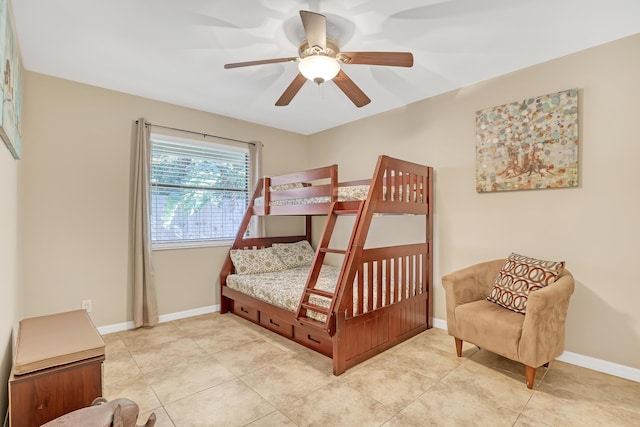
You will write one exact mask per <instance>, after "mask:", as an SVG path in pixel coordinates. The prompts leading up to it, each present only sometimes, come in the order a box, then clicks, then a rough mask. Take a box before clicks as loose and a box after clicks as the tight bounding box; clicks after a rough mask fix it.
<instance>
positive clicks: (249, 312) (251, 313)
mask: <svg viewBox="0 0 640 427" xmlns="http://www.w3.org/2000/svg"><path fill="white" fill-rule="evenodd" d="M232 311H233V314H237V315H238V316H240V317H244V318H245V319H247V320H251V321H252V322H255V323H258V322H259V321H260V311H258V309H257V308H255V307H252V306H250V305H247V304H243V303H241V302H238V301H233V308H232Z"/></svg>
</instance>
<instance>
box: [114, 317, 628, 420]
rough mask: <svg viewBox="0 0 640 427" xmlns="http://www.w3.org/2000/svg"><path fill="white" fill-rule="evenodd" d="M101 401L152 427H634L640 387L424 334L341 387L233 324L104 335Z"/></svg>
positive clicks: (242, 324) (258, 332)
mask: <svg viewBox="0 0 640 427" xmlns="http://www.w3.org/2000/svg"><path fill="white" fill-rule="evenodd" d="M104 340H105V342H106V344H107V347H106V362H105V366H104V394H105V397H106V398H108V399H114V398H117V397H127V398H129V399H132V400H134V401H136V402H137V403H138V405H139V406H140V408H141V416H140V420H146V419H147V417H148V415H149V414H150V413H151V412H155V414H156V416H157V419H158V421H157V423H156V425H157V426H158V427H165V426H175V427H183V426H184V427H195V426H252V427H255V426H327V427H328V426H385V427H392V426H393V427H395V426H503V425H504V426H518V427H538V426H640V383H636V382H633V381H628V380H624V379H621V378H617V377H613V376H610V375H606V374H602V373H599V372H595V371H591V370H588V369H584V368H580V367H576V366H573V365H569V364H566V363H562V362H557V361H554V362H552V363H551V365H550V367H549V369H544V368H541V369H539V370H538V373H537V376H536V385H535V390H528V389H527V388H526V386H525V382H524V369H523V367H522V366H521V365H519V364H517V363H515V362H512V361H510V360H507V359H504V358H502V357H500V356H497V355H494V354H492V353H489V352H487V351H484V350H478V349H477V348H476V347H474V346H471V345H467V344H465V347H464V349H463V350H464V354H463V357H461V358H458V357H456V355H455V345H454V342H453V338H451V337H450V336H448V335H447V333H446V331H443V330H439V329H431V330H428V331H425V332H423V333H422V334H420V335H418V336H416V337H414V338H412V339H410V340H408V341H406V342H404V343H402V344H400V345H399V346H396V347H394V348H392V349H390V350H388V351H386V352H385V353H382V354H380V355H378V356H377V357H374V358H373V359H370V360H368V361H366V362H364V363H362V364H360V365H358V366H356V367H354V368H351V369H349V370H348V371H347V372H346V373H344V374H343V375H341V376H339V377H335V376H333V375H332V365H331V360H330V359H328V358H326V357H324V356H322V355H319V354H318V353H315V352H313V351H311V350H308V349H306V348H304V347H302V346H300V345H298V344H295V343H293V342H291V341H289V340H286V339H284V338H282V337H280V336H278V335H276V334H274V333H271V332H270V331H267V330H265V329H262V328H260V327H258V326H255V325H253V324H252V323H250V322H247V321H245V320H243V319H240V318H239V317H236V316H234V315H231V314H224V315H220V314H218V313H214V314H210V315H204V316H198V317H193V318H189V319H182V320H177V321H173V322H167V323H162V324H159V325H158V326H156V327H154V328H151V329H138V330H133V331H125V332H119V333H116V334H110V335H105V336H104Z"/></svg>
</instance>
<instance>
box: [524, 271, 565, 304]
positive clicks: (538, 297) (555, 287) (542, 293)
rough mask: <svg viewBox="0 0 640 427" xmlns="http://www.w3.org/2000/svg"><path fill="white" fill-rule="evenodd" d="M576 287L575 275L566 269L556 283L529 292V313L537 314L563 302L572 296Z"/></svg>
mask: <svg viewBox="0 0 640 427" xmlns="http://www.w3.org/2000/svg"><path fill="white" fill-rule="evenodd" d="M574 289H575V284H574V280H573V275H572V274H571V272H569V271H568V270H566V269H565V270H564V271H563V272H562V274H560V275H559V276H558V277H557V279H556V281H555V282H554V283H552V284H551V285H549V286H545V287H544V288H542V289H538V290H537V291H534V292H531V293H530V294H529V300H528V301H527V314H528V315H532V314H536V313H537V312H540V311H542V310H544V309H546V308H549V307H551V306H553V305H556V304H561V303H562V302H563V301H566V300H568V299H569V297H571V295H572V294H573V291H574Z"/></svg>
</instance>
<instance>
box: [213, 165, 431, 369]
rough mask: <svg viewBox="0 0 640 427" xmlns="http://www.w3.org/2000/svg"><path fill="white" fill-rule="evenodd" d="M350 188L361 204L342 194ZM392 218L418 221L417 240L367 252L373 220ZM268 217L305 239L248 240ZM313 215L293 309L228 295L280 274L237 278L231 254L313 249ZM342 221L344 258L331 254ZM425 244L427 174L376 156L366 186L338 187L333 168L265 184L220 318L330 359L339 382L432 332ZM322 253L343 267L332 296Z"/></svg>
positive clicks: (225, 288)
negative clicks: (421, 223)
mask: <svg viewBox="0 0 640 427" xmlns="http://www.w3.org/2000/svg"><path fill="white" fill-rule="evenodd" d="M318 182H319V184H313V183H318ZM291 187H293V188H291ZM353 188H356V190H357V191H356V192H358V191H359V192H360V193H361V194H365V196H364V198H362V197H360V196H357V195H356V196H349V195H345V194H343V193H348V191H346V190H350V189H353ZM361 198H362V199H361ZM354 199H355V200H354ZM389 214H391V215H398V214H410V215H422V216H424V218H425V221H426V223H425V227H426V233H425V236H424V241H422V238H420V240H421V242H419V243H411V244H406V245H393V246H386V247H372V248H369V247H365V242H366V239H367V234H368V232H369V230H370V226H371V223H372V220H373V218H374V215H375V216H378V215H389ZM267 215H301V216H304V217H305V225H306V230H305V234H304V235H298V236H279V237H247V235H248V233H247V230H248V228H249V226H250V220H251V218H252V217H253V216H267ZM317 215H324V216H326V217H327V220H326V222H325V225H324V230H323V232H322V235H321V236H320V238H319V241H318V245H317V249H316V250H315V254H314V255H313V259H312V261H311V264H310V266H309V267H306V269H305V270H304V275H305V276H304V277H305V279H303V281H304V282H305V283H304V285H302V287H298V288H297V289H298V291H297V292H299V293H298V295H297V296H294V297H295V300H296V304H295V305H296V306H297V307H293V308H292V307H288V308H283V307H284V306H283V305H282V304H279V303H278V304H276V303H271V302H267V300H268V299H269V298H264V297H262V295H258V296H255V295H253V296H252V295H251V294H250V293H249V292H246V291H243V290H238V289H240V288H238V287H236V288H235V289H234V288H233V287H231V286H229V285H230V284H231V283H234V282H233V281H232V280H231V279H244V278H246V277H250V276H255V277H254V278H257V281H258V282H259V283H266V282H269V281H272V282H273V280H274V277H279V276H277V274H278V273H264V275H260V274H259V275H241V274H236V271H235V269H234V263H233V261H232V257H231V254H232V253H234V254H235V253H237V252H234V251H237V250H240V249H244V250H253V251H256V250H264V248H270V247H272V245H275V246H274V248H275V247H277V246H278V244H280V245H282V244H294V243H295V242H299V241H303V240H306V241H308V242H309V243H311V241H312V235H311V228H312V227H311V222H312V221H311V218H312V216H317ZM341 215H355V221H354V225H353V229H352V231H351V235H350V238H349V242H348V244H347V245H346V249H335V248H330V247H329V244H330V243H331V236H332V233H333V231H334V228H335V225H336V221H337V219H338V217H339V216H341ZM432 236H433V170H432V168H431V167H428V166H423V165H419V164H416V163H411V162H407V161H403V160H399V159H395V158H391V157H388V156H384V155H382V156H380V157H379V158H378V162H377V166H376V169H375V172H374V174H373V177H372V178H371V179H370V180H362V181H351V182H344V183H339V182H338V170H337V166H336V165H332V166H327V167H322V168H317V169H312V170H307V171H302V172H297V173H292V174H287V175H280V176H273V177H265V178H262V179H261V180H260V182H259V184H258V186H257V187H256V191H255V193H254V195H253V198H252V199H251V201H250V203H249V206H248V209H247V212H246V214H245V216H244V218H243V221H242V224H241V226H240V229H239V231H238V235H237V237H236V239H235V241H234V242H233V245H232V248H231V249H232V250H231V251H230V253H229V255H227V259H226V261H225V263H224V265H223V267H222V270H221V273H220V295H221V304H220V306H221V309H220V311H221V313H226V312H229V311H231V312H232V313H234V314H236V315H238V316H241V317H243V318H245V319H248V320H250V321H252V322H254V323H257V324H259V325H261V326H263V327H265V328H268V329H270V330H272V331H274V332H276V333H278V334H280V335H283V336H285V337H287V338H289V339H292V340H294V341H296V342H298V343H300V344H302V345H304V346H306V347H308V348H311V349H313V350H315V351H318V352H319V353H322V354H324V355H326V356H328V357H331V358H332V359H333V373H334V375H340V374H341V373H343V372H344V371H345V370H346V369H348V368H350V367H352V366H354V365H356V364H358V363H360V362H362V361H364V360H367V359H369V358H370V357H373V356H375V355H376V354H379V353H381V352H383V351H385V350H387V349H388V348H391V347H393V346H394V345H396V344H398V343H400V342H402V341H404V340H406V339H408V338H410V337H412V336H414V335H416V334H418V333H420V332H422V331H424V330H426V329H428V328H430V327H431V326H432V294H431V290H432V279H433V273H432V271H433V268H432V266H433V237H432ZM327 254H342V258H343V261H342V263H341V265H340V267H339V268H338V267H334V270H335V272H334V276H333V277H334V279H331V280H335V288H333V289H332V287H327V286H320V282H322V281H323V280H324V282H326V278H325V279H323V275H325V270H326V269H329V268H330V267H325V266H324V265H323V264H324V261H325V256H326V255H327ZM334 257H335V255H334ZM273 274H276V276H273ZM267 275H271V276H268V277H267ZM276 280H277V279H276ZM283 286H284V285H283ZM278 290H279V289H278Z"/></svg>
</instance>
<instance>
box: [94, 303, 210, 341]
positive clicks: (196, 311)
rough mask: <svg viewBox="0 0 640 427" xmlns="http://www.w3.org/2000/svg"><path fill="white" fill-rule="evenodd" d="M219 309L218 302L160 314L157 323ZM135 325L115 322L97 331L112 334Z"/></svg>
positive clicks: (132, 327) (102, 333)
mask: <svg viewBox="0 0 640 427" xmlns="http://www.w3.org/2000/svg"><path fill="white" fill-rule="evenodd" d="M216 311H220V304H216V305H209V306H206V307H200V308H194V309H192V310H185V311H179V312H177V313H169V314H161V315H160V318H159V319H158V322H159V323H164V322H170V321H172V320H178V319H185V318H187V317H194V316H200V315H201V314H209V313H215V312H216ZM134 328H135V325H134V323H133V322H132V321H129V322H123V323H116V324H114V325H107V326H98V328H97V329H98V332H100V334H101V335H107V334H113V333H115V332H122V331H127V330H129V329H134Z"/></svg>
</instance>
